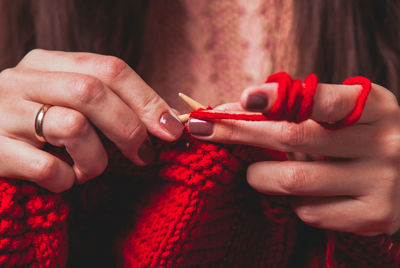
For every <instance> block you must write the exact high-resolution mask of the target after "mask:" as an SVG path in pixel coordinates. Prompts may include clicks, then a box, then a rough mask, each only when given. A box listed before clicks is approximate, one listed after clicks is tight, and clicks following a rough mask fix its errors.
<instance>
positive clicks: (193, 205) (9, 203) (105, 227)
mask: <svg viewBox="0 0 400 268" xmlns="http://www.w3.org/2000/svg"><path fill="white" fill-rule="evenodd" d="M314 81H315V80H314ZM312 83H314V82H312ZM312 83H311V84H312ZM313 87H314V85H313ZM302 103H303V102H302ZM309 103H310V102H309ZM302 105H303V104H302ZM293 107H298V106H297V105H293ZM285 109H286V108H285ZM296 109H301V107H300V108H296ZM287 114H292V115H294V114H293V113H291V112H290V111H288V112H287ZM307 114H309V112H307ZM156 144H157V149H158V152H160V153H159V155H158V160H157V163H156V164H155V165H154V166H151V167H148V168H138V167H135V166H133V165H132V164H130V163H129V161H127V160H126V159H125V158H123V157H122V156H121V154H120V153H119V152H118V150H117V149H116V148H115V147H114V146H112V145H111V144H110V143H109V142H108V141H106V140H105V146H106V148H107V151H108V153H109V155H110V163H109V167H108V168H107V170H106V172H105V173H104V174H103V175H102V176H100V177H99V178H96V179H94V180H92V181H90V182H88V183H86V184H84V185H80V186H76V187H74V188H73V189H71V190H70V191H69V192H68V193H66V194H65V195H56V194H51V193H49V192H47V191H45V190H43V189H40V188H39V187H37V186H35V185H34V184H32V183H29V182H25V181H20V180H15V179H1V180H0V189H1V191H0V215H1V223H0V264H1V266H2V267H14V266H23V267H63V266H65V265H67V264H68V266H69V267H115V266H123V267H199V266H200V267H288V266H291V267H398V266H399V264H400V256H399V255H400V245H399V244H397V243H394V242H393V241H392V240H391V239H390V237H388V236H384V235H381V236H375V237H360V236H356V235H353V234H349V233H339V232H332V231H329V232H328V231H324V230H319V229H315V228H311V227H308V226H306V225H304V224H303V223H302V222H301V221H300V220H299V219H298V218H297V217H296V215H295V214H294V213H293V211H292V210H291V208H290V197H281V196H266V195H261V194H259V193H257V192H256V191H254V190H253V189H251V188H250V187H249V186H248V185H247V183H246V180H245V175H246V168H247V166H248V165H249V164H250V163H253V162H256V161H269V160H274V161H284V160H286V158H285V154H284V153H282V152H277V151H271V150H266V149H260V148H254V147H249V146H236V145H223V144H215V143H211V142H202V141H198V140H195V139H194V138H192V137H190V135H188V134H187V133H185V134H184V135H183V137H182V138H181V139H179V140H178V141H177V142H174V143H166V142H160V141H157V142H156ZM50 150H51V151H52V153H56V154H57V155H58V154H60V151H59V149H57V148H50ZM61 153H62V151H61ZM61 155H63V154H61ZM64 157H65V155H64ZM68 210H69V211H70V212H69V216H68V217H67V211H68ZM67 230H68V231H67ZM67 234H68V236H69V237H68V236H67ZM67 245H68V246H67ZM68 249H69V250H68Z"/></svg>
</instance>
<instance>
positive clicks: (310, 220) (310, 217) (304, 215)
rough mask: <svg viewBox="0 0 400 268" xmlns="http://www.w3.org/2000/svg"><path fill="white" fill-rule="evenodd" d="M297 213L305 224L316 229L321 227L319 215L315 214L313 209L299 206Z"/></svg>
mask: <svg viewBox="0 0 400 268" xmlns="http://www.w3.org/2000/svg"><path fill="white" fill-rule="evenodd" d="M295 212H296V214H297V216H299V218H300V219H301V220H302V221H303V222H305V223H307V224H309V225H311V226H314V227H318V226H320V219H319V217H318V215H316V214H315V212H314V211H313V209H312V207H310V206H299V207H297V208H296V209H295Z"/></svg>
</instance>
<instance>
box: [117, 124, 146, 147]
mask: <svg viewBox="0 0 400 268" xmlns="http://www.w3.org/2000/svg"><path fill="white" fill-rule="evenodd" d="M144 136H146V128H145V127H144V125H143V124H141V123H137V124H132V125H130V126H127V127H125V128H122V129H121V130H120V133H119V137H117V138H116V142H117V143H123V144H126V143H127V144H131V143H133V142H135V140H136V139H139V138H138V137H144Z"/></svg>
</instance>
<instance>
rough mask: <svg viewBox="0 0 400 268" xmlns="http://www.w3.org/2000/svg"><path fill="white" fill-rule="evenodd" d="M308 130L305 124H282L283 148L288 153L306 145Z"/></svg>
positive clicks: (281, 137) (281, 138)
mask: <svg viewBox="0 0 400 268" xmlns="http://www.w3.org/2000/svg"><path fill="white" fill-rule="evenodd" d="M305 131H306V129H305V127H304V124H295V123H283V124H281V131H280V133H281V136H280V140H281V143H282V146H283V148H285V149H287V150H288V151H289V150H291V149H293V148H296V147H300V146H303V145H305V141H306V133H305Z"/></svg>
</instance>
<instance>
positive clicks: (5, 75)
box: [0, 68, 16, 81]
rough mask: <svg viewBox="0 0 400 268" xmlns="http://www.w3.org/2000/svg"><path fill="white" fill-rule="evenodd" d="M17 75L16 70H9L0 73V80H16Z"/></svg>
mask: <svg viewBox="0 0 400 268" xmlns="http://www.w3.org/2000/svg"><path fill="white" fill-rule="evenodd" d="M15 74H16V69H15V68H7V69H4V70H3V71H1V72H0V80H2V81H8V80H11V79H13V78H14V76H15Z"/></svg>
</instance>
